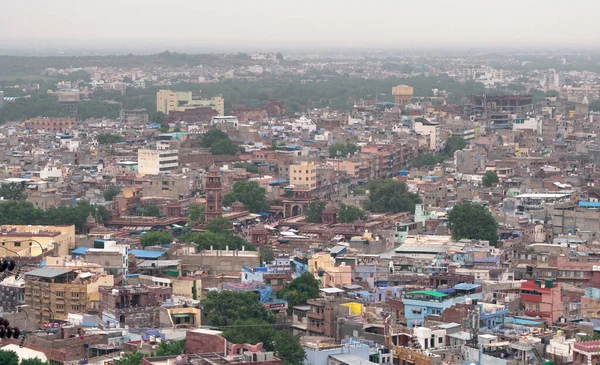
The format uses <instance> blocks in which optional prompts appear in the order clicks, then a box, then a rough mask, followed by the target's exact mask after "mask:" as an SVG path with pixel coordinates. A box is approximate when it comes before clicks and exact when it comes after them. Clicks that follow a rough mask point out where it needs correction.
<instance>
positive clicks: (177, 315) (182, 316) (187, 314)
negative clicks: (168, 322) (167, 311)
mask: <svg viewBox="0 0 600 365" xmlns="http://www.w3.org/2000/svg"><path fill="white" fill-rule="evenodd" d="M191 315H192V314H191V313H176V314H172V315H171V316H172V317H173V318H186V317H189V316H191Z"/></svg>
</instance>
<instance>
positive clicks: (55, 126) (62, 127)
mask: <svg viewBox="0 0 600 365" xmlns="http://www.w3.org/2000/svg"><path fill="white" fill-rule="evenodd" d="M75 123H76V120H75V118H48V117H37V118H31V119H29V120H27V121H26V122H25V127H26V128H27V129H29V130H30V131H31V132H33V133H37V132H38V131H44V132H46V133H63V132H66V131H69V130H71V129H73V127H74V126H75Z"/></svg>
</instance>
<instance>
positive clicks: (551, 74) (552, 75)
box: [540, 68, 560, 91]
mask: <svg viewBox="0 0 600 365" xmlns="http://www.w3.org/2000/svg"><path fill="white" fill-rule="evenodd" d="M540 85H542V87H544V89H545V90H546V91H548V90H556V91H559V90H560V74H559V73H558V72H556V70H555V69H553V68H551V69H549V70H547V71H545V72H544V73H543V74H542V80H541V81H540Z"/></svg>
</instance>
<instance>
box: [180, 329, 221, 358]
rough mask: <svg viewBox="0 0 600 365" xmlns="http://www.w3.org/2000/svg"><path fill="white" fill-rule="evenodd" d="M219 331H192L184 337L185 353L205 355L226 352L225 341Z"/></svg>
mask: <svg viewBox="0 0 600 365" xmlns="http://www.w3.org/2000/svg"><path fill="white" fill-rule="evenodd" d="M220 333H221V332H220V331H211V330H194V331H188V332H187V333H186V336H185V352H186V353H188V354H206V353H209V352H217V353H224V352H227V340H225V339H224V338H223V337H221V336H220V335H219V334H220Z"/></svg>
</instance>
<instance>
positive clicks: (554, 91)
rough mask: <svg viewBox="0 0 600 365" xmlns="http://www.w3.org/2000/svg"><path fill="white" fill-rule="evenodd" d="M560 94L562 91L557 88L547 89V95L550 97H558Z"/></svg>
mask: <svg viewBox="0 0 600 365" xmlns="http://www.w3.org/2000/svg"><path fill="white" fill-rule="evenodd" d="M559 96H560V93H559V92H558V91H556V90H548V91H546V97H549V98H557V97H559Z"/></svg>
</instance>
